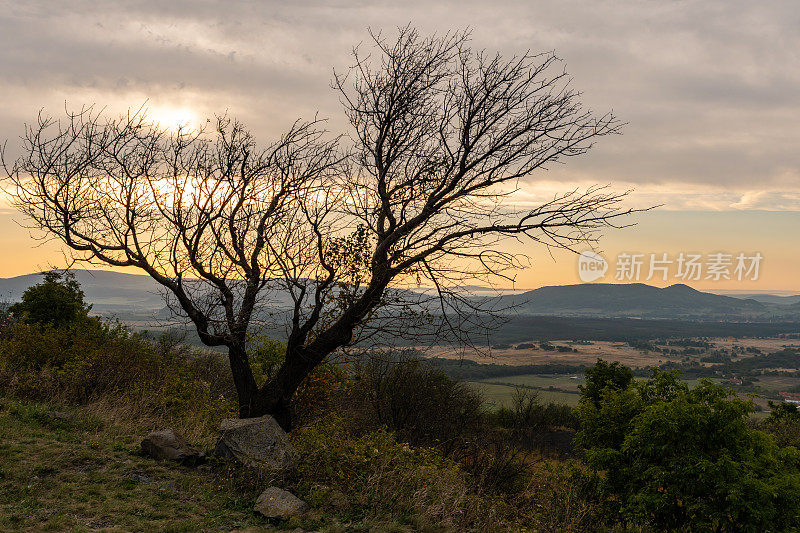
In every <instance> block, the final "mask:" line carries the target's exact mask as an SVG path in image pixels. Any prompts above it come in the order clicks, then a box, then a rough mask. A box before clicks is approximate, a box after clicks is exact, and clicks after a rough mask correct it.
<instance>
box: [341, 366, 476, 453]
mask: <svg viewBox="0 0 800 533" xmlns="http://www.w3.org/2000/svg"><path fill="white" fill-rule="evenodd" d="M357 373H358V379H359V380H360V382H361V383H362V387H363V393H364V394H365V396H366V398H367V400H368V402H369V405H370V406H371V407H372V410H373V416H374V417H375V419H376V421H377V424H378V425H385V426H386V427H388V428H389V429H390V430H391V431H394V432H397V434H398V435H399V436H400V438H401V439H403V440H405V441H407V442H409V443H412V444H417V445H427V446H432V445H436V446H439V447H440V449H441V450H442V451H443V452H444V453H445V455H448V454H450V453H451V452H452V451H453V450H454V449H455V448H457V447H458V446H459V445H460V444H461V442H463V441H464V440H466V439H469V438H470V437H471V436H472V435H474V434H475V433H476V431H477V430H478V429H479V428H480V427H481V426H482V425H483V422H484V411H483V399H482V398H481V396H480V394H479V393H478V392H476V391H474V390H473V389H471V388H469V387H468V386H467V385H465V384H463V383H459V382H457V381H453V380H452V379H450V378H448V377H447V375H445V374H444V372H442V371H440V370H438V369H435V368H433V367H431V366H430V365H427V364H426V363H424V362H421V361H415V360H411V361H400V362H396V361H386V360H381V359H378V358H373V359H371V360H370V361H369V362H367V363H366V364H365V365H363V366H362V367H360V368H359V369H358V370H357Z"/></svg>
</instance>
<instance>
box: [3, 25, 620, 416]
mask: <svg viewBox="0 0 800 533" xmlns="http://www.w3.org/2000/svg"><path fill="white" fill-rule="evenodd" d="M371 36H372V45H373V46H372V50H370V51H368V52H367V53H362V52H361V51H360V50H358V49H357V50H355V51H354V65H353V67H352V68H351V69H350V70H348V71H347V72H346V73H339V74H335V75H334V81H333V86H334V88H335V89H336V90H337V91H338V92H339V94H340V97H341V102H342V105H343V107H344V112H345V114H346V116H347V118H348V119H349V123H350V126H351V131H350V134H349V135H348V136H347V137H341V138H334V139H332V140H326V137H325V134H324V133H325V132H324V131H322V130H321V126H320V122H318V121H313V122H297V123H295V124H294V125H293V126H292V127H291V128H290V129H289V131H288V132H287V133H286V134H284V135H283V136H282V137H281V138H280V139H279V140H278V141H276V142H274V143H273V144H271V145H269V146H267V147H266V148H259V147H258V146H257V145H256V143H255V140H254V139H253V138H252V136H251V135H250V134H249V133H248V132H247V130H246V129H245V128H244V127H243V126H242V125H241V124H239V123H238V122H235V121H231V120H228V119H225V118H221V119H218V120H217V122H216V124H215V125H216V128H215V130H214V131H213V132H203V131H200V132H198V131H187V130H186V129H179V130H178V131H177V132H173V133H170V132H168V131H165V130H162V129H159V128H158V127H157V126H156V125H154V124H152V123H150V122H148V121H147V119H146V116H145V114H144V113H142V112H137V113H132V114H129V115H127V116H123V117H121V118H120V119H118V120H111V121H106V120H104V119H102V118H101V117H100V116H99V115H98V114H96V113H95V112H93V111H92V109H91V108H89V109H85V110H83V111H82V112H80V113H76V114H69V116H68V117H67V120H66V122H58V121H54V120H52V119H50V118H45V117H42V116H40V117H39V120H38V122H37V123H36V124H35V125H33V126H30V127H28V128H27V131H26V134H25V135H24V141H25V142H24V155H23V156H22V157H21V158H19V159H18V160H17V161H16V162H15V163H14V164H13V165H10V167H9V168H8V174H9V176H10V178H11V183H12V186H11V187H10V188H9V189H10V192H11V194H12V196H13V197H14V199H15V205H16V206H17V207H18V208H19V209H21V210H22V211H23V212H24V213H25V214H27V215H28V216H29V217H30V218H31V219H32V220H33V221H34V225H35V226H36V227H39V228H43V229H45V230H47V231H48V232H49V233H50V234H51V235H55V236H56V237H58V238H59V239H61V240H62V241H63V242H64V243H66V245H67V246H69V247H70V248H71V249H72V250H75V251H76V252H77V253H78V255H79V256H80V257H82V258H84V259H89V260H97V261H100V262H102V263H107V264H111V265H114V266H119V267H137V268H140V269H142V270H144V271H145V272H146V273H148V274H149V275H150V276H152V277H153V278H154V279H155V280H156V281H158V282H159V283H160V284H161V285H163V286H164V287H165V288H166V289H167V293H168V294H169V295H170V302H171V304H172V306H173V307H174V309H175V310H176V311H179V312H181V313H183V314H184V315H186V316H188V318H189V319H190V320H191V321H192V322H193V323H194V326H195V327H196V329H197V332H198V334H199V336H200V339H201V340H202V341H203V342H204V343H205V344H207V345H211V346H220V345H222V346H226V347H227V348H228V352H229V359H230V364H231V368H232V370H233V376H234V380H235V383H236V388H237V391H238V397H239V406H240V416H242V417H251V416H258V415H262V414H265V413H270V414H273V415H275V416H276V418H277V419H278V421H279V422H280V423H281V424H282V425H283V426H284V427H289V425H290V413H289V401H290V399H291V397H292V395H293V394H294V392H295V390H296V389H297V387H298V386H299V385H300V383H301V382H302V381H303V379H304V378H305V377H306V376H307V375H308V374H309V372H311V370H312V369H313V368H314V367H315V366H317V365H318V364H320V362H322V361H323V359H325V358H326V356H328V355H329V354H331V353H333V352H334V351H336V350H339V349H341V348H345V347H347V346H351V345H353V344H355V343H357V342H361V341H365V340H366V339H368V338H374V337H372V336H374V335H376V334H377V333H381V332H383V333H387V332H389V333H392V334H403V333H409V331H408V330H407V329H406V330H404V329H403V326H402V324H403V322H401V321H400V320H398V318H399V317H400V316H401V314H405V313H406V311H407V310H408V309H409V307H408V306H407V305H406V304H407V302H403V300H402V298H401V297H403V296H408V295H409V294H410V293H409V292H403V291H399V290H394V289H393V287H397V286H399V285H400V284H401V283H403V282H414V283H430V284H431V285H432V286H433V287H435V291H436V294H435V297H436V298H437V301H438V304H437V306H438V307H436V308H433V307H431V306H430V305H427V304H426V305H427V306H424V307H423V308H424V309H426V310H428V311H430V312H431V313H432V314H433V315H435V318H436V320H437V321H438V322H437V326H433V325H428V327H427V329H426V330H420V329H415V330H413V331H410V332H411V333H413V334H419V333H421V332H423V331H429V332H433V331H443V330H444V329H449V330H450V331H453V332H456V333H459V325H460V324H461V322H460V320H462V319H465V317H468V316H473V315H472V314H471V311H473V310H470V309H469V308H468V307H463V306H464V304H465V303H466V301H465V299H463V298H462V297H461V296H460V295H459V293H458V292H457V291H456V290H454V289H453V288H454V287H458V286H460V285H463V284H464V283H467V282H469V281H476V280H485V278H486V277H490V276H498V275H500V276H502V275H507V274H506V273H507V271H508V269H510V268H515V267H517V266H519V262H518V261H517V259H518V257H517V256H514V255H512V254H510V253H508V252H506V251H503V250H502V249H501V248H500V247H499V246H498V245H499V244H500V242H501V241H503V240H504V239H506V238H512V239H522V238H527V239H530V240H531V241H534V242H539V243H544V244H545V245H547V246H554V247H561V248H568V249H572V248H573V247H574V246H575V245H578V244H581V243H586V242H587V241H589V242H591V241H593V240H595V239H596V238H597V234H596V232H597V231H598V230H600V229H602V228H604V227H608V226H612V225H614V221H615V220H616V219H617V217H620V216H621V215H624V214H626V213H628V212H630V211H625V210H621V209H619V202H620V200H621V198H622V197H623V196H624V194H613V193H608V192H606V191H605V190H604V189H602V188H592V189H590V190H588V191H585V192H578V191H571V192H566V193H564V194H562V195H559V196H556V197H555V198H553V199H551V200H550V201H546V202H543V203H541V204H539V205H537V206H535V207H532V208H529V209H524V210H519V209H514V208H512V207H511V206H510V205H508V204H507V202H506V199H507V198H508V197H509V195H510V194H512V193H513V191H514V189H515V187H516V183H517V181H518V180H519V179H520V178H526V177H528V176H531V175H532V174H533V173H534V172H535V171H536V170H538V169H541V168H543V167H545V166H547V165H553V164H557V163H560V162H562V161H563V160H564V159H566V158H568V157H572V156H576V155H580V154H583V153H585V152H586V151H587V150H588V149H589V148H590V147H591V146H592V143H593V142H594V141H595V140H596V138H598V137H601V136H604V135H608V134H612V133H617V132H618V129H619V122H618V121H617V119H616V118H615V117H614V116H613V115H612V114H610V113H609V114H606V115H602V116H595V115H593V114H591V113H590V112H588V111H585V110H584V109H582V107H581V105H580V102H579V93H577V92H575V91H573V90H572V89H570V87H569V80H568V78H567V74H566V73H565V72H564V71H563V70H559V61H558V59H557V58H556V57H555V56H554V55H552V54H538V55H534V54H529V53H525V54H523V55H521V56H516V57H512V58H510V59H504V58H503V57H501V56H500V55H490V54H487V53H485V52H474V51H473V50H471V49H470V47H469V43H468V35H466V34H464V33H457V34H448V35H446V36H438V37H437V36H433V37H423V36H420V35H419V34H418V33H417V31H415V30H414V29H412V28H403V29H400V31H399V34H398V36H397V38H396V39H386V38H384V37H383V36H381V35H379V34H378V35H374V34H373V35H371ZM345 140H346V142H345ZM277 294H283V295H285V296H288V298H289V300H290V301H291V309H290V310H289V312H288V319H287V321H286V327H287V343H286V354H285V358H284V361H283V363H282V365H281V366H280V368H279V369H278V370H277V372H275V374H274V375H273V376H271V378H270V379H269V380H268V381H267V382H266V383H265V384H264V385H263V386H260V387H259V386H257V384H256V381H255V379H254V377H253V372H252V370H251V367H250V363H249V360H248V355H247V351H246V338H247V334H248V331H249V330H250V329H252V327H253V324H254V323H255V322H257V321H259V320H261V319H263V315H260V314H259V309H262V308H264V307H266V306H268V305H269V304H270V299H273V298H275V296H276V295H277ZM417 297H419V296H417ZM413 303H419V302H413ZM434 311H435V312H434ZM438 326H441V329H437V327H438Z"/></svg>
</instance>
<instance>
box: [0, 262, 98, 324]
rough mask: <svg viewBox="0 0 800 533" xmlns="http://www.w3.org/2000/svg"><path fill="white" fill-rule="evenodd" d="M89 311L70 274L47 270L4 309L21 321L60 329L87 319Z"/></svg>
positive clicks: (79, 288) (88, 306) (81, 292)
mask: <svg viewBox="0 0 800 533" xmlns="http://www.w3.org/2000/svg"><path fill="white" fill-rule="evenodd" d="M91 308H92V306H91V305H87V304H86V302H84V300H83V290H81V287H80V285H79V284H78V282H77V281H76V280H75V276H74V275H73V274H72V273H71V272H59V271H57V270H51V271H49V272H45V273H44V280H42V281H41V282H40V283H37V284H36V285H33V286H32V287H29V288H28V289H27V290H26V291H25V292H24V293H23V295H22V301H20V302H17V303H15V304H14V305H12V306H11V307H9V309H8V310H9V311H10V312H11V313H12V314H14V316H18V317H20V318H22V320H24V321H25V322H28V323H32V324H47V325H50V326H52V327H54V328H60V327H63V326H66V325H68V324H72V323H74V322H76V321H77V320H80V319H81V318H85V317H87V316H88V314H89V311H90V310H91Z"/></svg>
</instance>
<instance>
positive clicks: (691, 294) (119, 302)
mask: <svg viewBox="0 0 800 533" xmlns="http://www.w3.org/2000/svg"><path fill="white" fill-rule="evenodd" d="M73 273H74V274H75V276H76V278H77V280H78V282H79V283H80V284H81V287H82V288H83V291H84V293H85V294H86V300H87V301H88V302H89V303H91V304H93V305H94V308H93V309H94V311H95V312H97V313H101V314H111V313H113V314H118V316H120V318H123V317H125V316H132V315H136V314H139V313H145V314H147V313H150V314H152V313H153V312H155V311H159V310H162V309H163V308H164V300H163V299H162V296H161V287H160V285H159V284H158V283H156V282H155V281H154V280H153V279H151V278H150V277H149V276H146V275H141V274H125V273H120V272H112V271H108V270H73ZM41 279H42V274H27V275H24V276H17V277H13V278H0V301H3V300H5V301H8V302H12V301H16V300H19V298H20V297H21V296H22V293H23V292H24V291H25V289H27V288H28V287H30V286H31V285H34V284H36V283H38V282H39V281H40V280H41ZM477 289H483V288H478V287H469V288H466V287H465V291H466V292H470V293H472V294H473V295H474V298H475V299H476V300H477V301H480V302H481V303H482V304H483V305H485V306H486V307H488V308H491V309H494V310H496V311H501V312H506V313H516V314H520V315H535V316H566V317H631V318H660V319H661V318H670V319H691V320H696V319H711V320H727V319H731V320H774V319H790V320H795V319H798V318H800V301H797V302H796V303H795V301H794V300H793V297H787V298H788V301H786V303H782V304H777V303H773V302H771V301H763V300H764V299H763V298H762V301H756V300H755V299H753V298H743V297H742V295H738V296H737V297H733V296H723V295H718V294H711V293H706V292H701V291H698V290H695V289H692V288H691V287H689V286H687V285H682V284H677V285H671V286H669V287H666V288H663V289H661V288H658V287H653V286H650V285H646V284H643V283H632V284H609V283H593V284H581V285H562V286H549V287H541V288H539V289H534V290H531V291H527V292H523V293H518V294H506V295H499V296H493V297H489V296H486V295H481V292H483V291H482V290H477ZM487 290H488V289H487ZM760 296H762V297H763V296H765V295H760ZM776 298H779V297H776ZM265 300H266V301H268V302H269V303H265V305H267V306H268V307H270V309H286V308H288V307H290V302H289V300H288V298H287V295H286V294H284V293H280V292H274V293H273V294H265ZM778 301H780V302H783V300H778Z"/></svg>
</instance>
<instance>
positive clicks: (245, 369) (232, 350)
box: [228, 342, 265, 418]
mask: <svg viewBox="0 0 800 533" xmlns="http://www.w3.org/2000/svg"><path fill="white" fill-rule="evenodd" d="M228 361H229V362H230V365H231V374H232V375H233V384H234V386H235V387H236V396H237V397H238V400H239V418H253V417H257V416H262V415H264V414H265V413H260V414H259V413H258V412H257V410H254V409H253V405H254V401H255V398H256V395H257V393H258V386H257V385H256V380H255V378H254V377H253V371H252V370H251V369H250V362H249V361H248V359H247V351H246V350H245V348H244V342H242V343H235V344H232V345H230V346H229V347H228Z"/></svg>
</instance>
